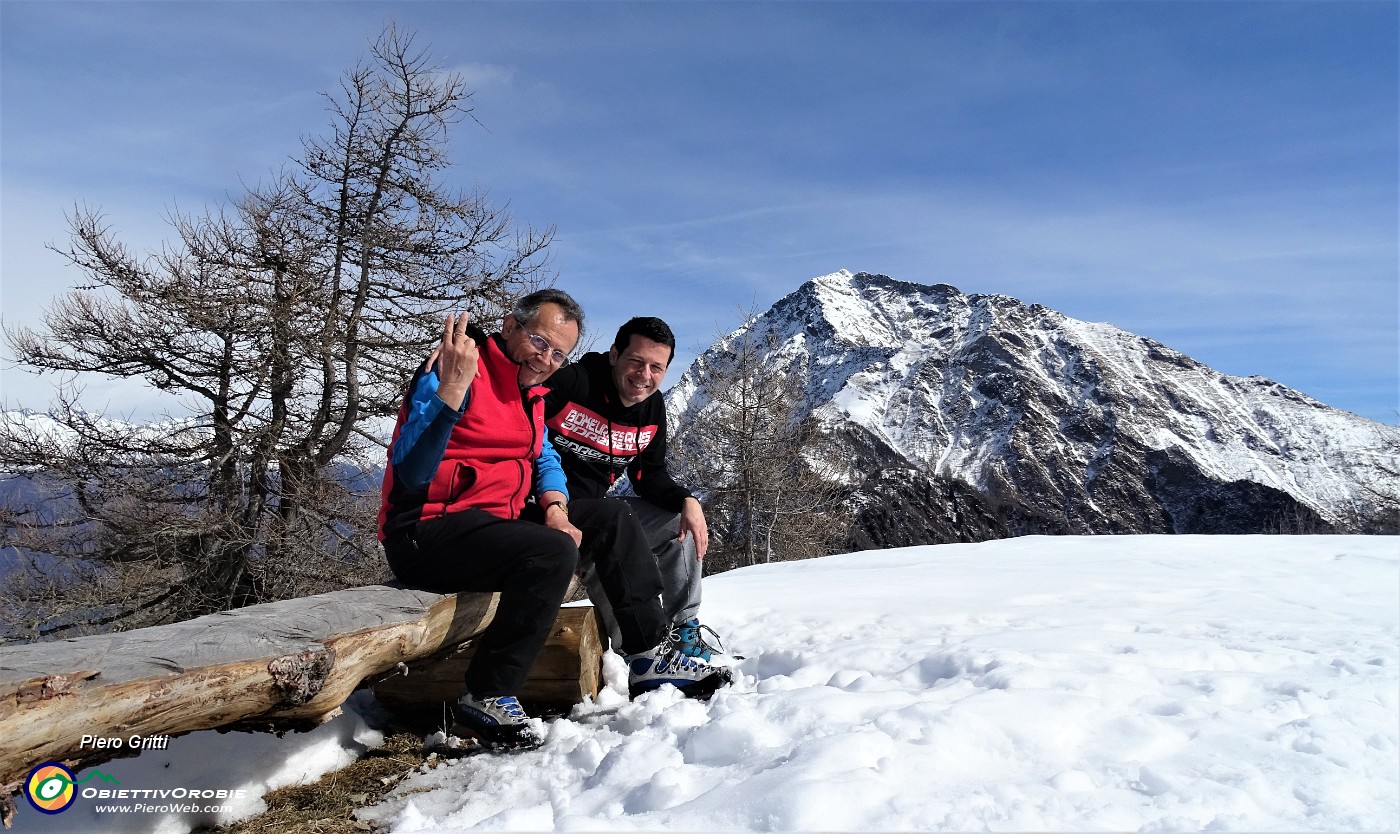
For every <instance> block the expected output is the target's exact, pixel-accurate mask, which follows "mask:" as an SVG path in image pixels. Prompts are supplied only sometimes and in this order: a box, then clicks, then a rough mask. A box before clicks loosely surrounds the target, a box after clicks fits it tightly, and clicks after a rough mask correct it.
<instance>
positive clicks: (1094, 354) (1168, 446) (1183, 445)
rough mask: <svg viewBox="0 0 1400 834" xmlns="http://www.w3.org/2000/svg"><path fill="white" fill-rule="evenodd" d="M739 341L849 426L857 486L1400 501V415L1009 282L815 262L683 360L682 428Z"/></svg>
mask: <svg viewBox="0 0 1400 834" xmlns="http://www.w3.org/2000/svg"><path fill="white" fill-rule="evenodd" d="M740 340H751V343H752V344H761V345H764V346H765V348H764V349H765V351H766V354H765V357H764V362H765V363H766V364H767V365H768V366H770V367H772V368H775V369H778V370H780V371H782V372H783V373H785V374H788V375H791V377H792V378H794V379H797V380H798V381H799V384H800V386H801V388H802V390H803V391H804V392H805V400H806V402H805V404H804V408H805V410H807V411H809V412H811V413H814V414H816V415H817V416H818V417H819V418H820V420H821V422H822V424H823V425H824V426H825V428H826V430H827V432H828V433H829V434H831V435H841V436H843V437H844V438H846V442H847V443H848V444H849V447H850V448H849V454H848V455H847V456H846V458H847V459H848V460H849V463H850V466H849V468H848V471H847V473H846V478H847V480H848V481H849V483H850V484H851V486H852V488H853V489H857V490H859V489H861V488H863V487H862V484H866V485H868V484H869V483H872V482H874V481H880V482H882V483H886V484H887V485H888V484H889V482H890V481H891V477H890V473H891V472H898V473H904V474H902V475H898V476H897V477H895V478H894V479H893V480H894V481H895V482H898V488H899V489H907V488H909V484H910V483H913V482H915V481H917V482H919V483H920V484H921V486H920V487H919V488H920V489H923V490H924V491H927V489H926V487H928V485H929V484H932V483H935V482H937V483H940V484H943V486H940V487H938V490H937V491H938V492H939V493H940V494H946V492H947V490H948V489H964V490H968V491H970V493H975V494H976V496H978V498H977V500H978V501H980V502H981V509H982V510H986V511H988V512H991V513H992V514H993V515H996V514H1000V515H1001V516H1006V517H1009V518H1010V519H1011V520H1010V521H1005V522H1004V523H1003V527H1004V528H1005V530H1004V532H1015V531H1021V532H1025V531H1042V532H1117V531H1122V532H1130V531H1131V532H1172V531H1176V532H1188V531H1193V532H1257V531H1260V530H1263V529H1266V528H1268V527H1269V525H1270V524H1274V525H1278V524H1281V523H1282V522H1280V521H1279V519H1280V518H1283V517H1285V516H1286V517H1288V518H1290V519H1292V522H1291V523H1296V524H1299V525H1303V526H1308V527H1310V528H1312V529H1345V530H1355V529H1370V527H1368V525H1370V524H1371V523H1372V522H1374V521H1375V520H1376V519H1383V518H1386V517H1389V518H1392V519H1393V518H1394V517H1395V508H1396V507H1397V506H1400V496H1397V495H1396V490H1395V487H1394V486H1393V484H1394V483H1395V475H1396V473H1400V430H1397V429H1396V428H1394V427H1391V426H1386V425H1383V424H1380V423H1374V422H1372V421H1369V420H1365V419H1363V418H1361V417H1357V416H1355V415H1352V414H1349V413H1346V412H1342V411H1339V410H1336V409H1332V408H1329V407H1327V406H1326V405H1324V404H1322V403H1320V402H1318V401H1316V400H1314V399H1312V398H1311V397H1308V396H1306V395H1304V394H1302V393H1300V392H1298V391H1295V390H1293V389H1290V388H1288V387H1286V386H1283V385H1280V384H1278V383H1276V382H1273V381H1271V380H1267V379H1263V378H1260V377H1234V376H1229V375H1226V374H1222V373H1220V372H1217V371H1215V370H1212V369H1211V368H1209V367H1207V366H1205V365H1203V364H1202V363H1200V362H1198V361H1196V360H1194V359H1192V358H1191V357H1189V356H1186V355H1185V354H1182V353H1180V352H1179V351H1176V350H1173V349H1171V348H1169V347H1167V346H1165V345H1162V344H1160V343H1158V342H1155V341H1153V340H1151V339H1148V338H1145V337H1142V336H1138V335H1136V334H1133V333H1129V332H1127V331H1125V330H1122V329H1120V328H1117V327H1114V326H1113V325H1110V324H1101V323H1090V322H1084V321H1079V320H1076V319H1073V318H1070V317H1068V316H1065V315H1063V314H1062V313H1059V312H1056V311H1055V310H1052V309H1049V308H1047V307H1044V306H1042V305H1038V304H1031V305H1028V304H1025V303H1023V302H1021V301H1019V300H1017V299H1015V298H1012V297H1009V296H1005V295H965V294H963V293H961V292H960V291H958V290H957V289H956V288H954V287H951V286H948V285H946V284H934V285H925V284H917V283H911V282H907V281H900V280H896V279H893V278H890V277H887V276H883V275H873V274H868V273H860V272H858V273H851V272H849V271H847V270H840V271H838V272H835V273H832V274H830V275H824V276H821V277H818V278H813V279H812V280H810V281H807V282H806V283H804V284H803V285H802V286H801V287H799V288H798V289H797V290H795V291H794V292H792V293H790V294H789V295H787V296H785V297H784V298H782V299H780V300H779V301H778V302H777V303H775V304H774V305H773V306H772V308H770V309H769V310H767V311H766V312H764V313H762V314H761V315H759V316H757V317H755V319H754V320H752V321H751V322H749V323H748V324H746V325H745V327H744V328H741V329H740V330H738V331H735V332H734V333H732V334H730V335H729V336H728V337H726V338H725V339H722V340H721V341H720V342H719V343H718V344H717V345H716V346H715V347H714V348H712V349H711V350H710V351H707V352H706V353H705V354H704V355H702V356H701V357H699V358H698V359H697V360H696V362H695V364H694V365H692V367H691V368H690V369H689V370H687V372H686V374H685V375H684V376H683V377H682V378H681V380H680V381H679V382H678V383H677V385H676V386H675V388H674V389H673V390H672V391H671V393H670V394H669V395H668V397H669V402H670V404H671V408H672V410H673V413H675V414H676V415H677V417H678V418H679V424H680V425H681V427H682V428H683V427H684V425H685V422H686V419H687V415H688V414H689V413H691V412H692V411H694V410H697V409H702V408H705V407H706V406H707V404H708V402H709V397H708V396H707V394H706V387H705V381H706V379H707V376H708V374H709V370H710V369H712V368H714V367H717V366H718V365H720V364H722V363H723V361H724V358H725V356H727V355H730V354H732V352H733V350H734V347H735V346H736V345H737V344H739V342H740ZM754 340H756V341H754ZM924 509H926V510H927V511H929V512H935V511H936V512H939V513H941V512H942V510H939V509H938V508H924ZM874 543H881V544H884V543H901V544H903V543H916V542H914V541H896V542H880V541H876V542H874Z"/></svg>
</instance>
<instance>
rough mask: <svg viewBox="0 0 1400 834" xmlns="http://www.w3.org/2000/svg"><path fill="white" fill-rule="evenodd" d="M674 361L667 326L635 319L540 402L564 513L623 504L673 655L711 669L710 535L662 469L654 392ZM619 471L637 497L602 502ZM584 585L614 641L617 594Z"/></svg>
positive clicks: (595, 583) (693, 504)
mask: <svg viewBox="0 0 1400 834" xmlns="http://www.w3.org/2000/svg"><path fill="white" fill-rule="evenodd" d="M675 355H676V337H675V336H674V335H673V334H672V333H671V328H670V327H668V326H667V324H666V322H664V321H662V320H661V319H658V318H651V317H638V318H634V319H632V320H631V321H629V322H627V323H626V324H624V325H622V327H621V328H620V329H619V330H618V331H617V338H616V339H614V340H613V346H612V348H611V349H610V350H609V351H608V352H607V353H605V354H604V353H589V354H585V355H584V356H583V358H581V359H580V360H579V361H578V362H577V363H575V364H574V365H572V366H570V367H567V368H564V369H563V370H562V371H560V372H558V373H555V375H554V376H553V377H552V378H551V379H550V381H549V388H550V392H549V394H547V395H546V396H545V412H544V413H545V423H546V424H547V425H548V426H549V431H550V439H551V440H552V441H553V443H554V448H555V449H556V450H557V451H558V452H559V458H560V462H561V464H562V465H563V467H564V474H565V475H566V476H567V477H568V484H569V495H570V496H571V498H572V500H571V502H570V506H577V507H578V508H579V509H580V510H581V511H582V510H583V509H584V507H585V506H586V505H585V504H584V503H582V502H592V501H625V502H626V503H627V505H628V506H629V507H630V508H631V510H632V512H633V514H634V515H635V516H636V517H637V520H638V522H639V524H640V526H641V528H642V530H643V531H645V534H646V538H647V541H648V542H649V544H650V545H651V549H652V553H653V555H655V557H656V562H657V567H658V569H659V570H660V573H661V582H662V589H661V597H662V606H663V608H665V611H666V615H667V616H668V617H669V618H670V621H671V623H672V627H673V631H672V637H673V639H674V640H675V642H676V646H677V648H678V649H680V650H681V651H682V652H683V653H684V654H686V655H688V656H690V657H694V658H698V659H701V660H704V661H707V662H708V661H710V660H711V657H712V655H713V654H714V653H717V652H718V651H719V649H717V647H716V646H714V645H711V644H710V643H709V642H707V641H706V640H705V638H704V634H705V633H708V634H709V635H711V636H712V637H713V636H714V632H713V631H712V630H711V629H710V628H709V627H708V626H703V625H701V624H700V619H699V611H700V576H701V560H702V559H703V558H704V556H705V551H706V549H707V548H708V547H709V531H708V529H707V527H706V524H705V513H704V511H703V510H702V509H701V506H700V501H699V500H698V499H696V498H695V497H694V496H693V495H691V494H690V491H689V490H687V489H686V488H685V487H683V486H681V485H680V484H677V483H676V482H675V480H674V479H672V477H671V473H670V471H669V470H668V469H667V468H666V403H665V400H663V399H662V397H661V393H660V390H659V388H660V385H661V380H662V378H663V377H665V375H666V369H667V368H668V367H669V366H670V364H671V360H672V359H673V358H674V357H675ZM623 473H626V475H627V477H628V480H629V481H630V482H631V486H632V491H633V492H634V493H636V496H637V497H634V498H626V499H619V498H608V497H605V496H606V495H607V493H608V491H609V490H610V489H611V488H612V486H613V484H614V483H616V482H617V479H618V477H619V476H621V475H622V474H623ZM585 535H587V530H586V529H585ZM585 582H586V584H587V585H588V591H589V596H590V597H591V598H592V599H593V603H594V605H595V606H597V607H598V609H599V610H600V612H601V613H602V614H603V618H604V621H605V622H607V623H608V626H609V630H610V632H612V637H613V639H614V640H616V639H617V633H616V626H615V625H614V624H613V623H614V619H613V616H612V611H611V606H610V605H609V603H610V601H611V598H612V597H616V596H618V592H616V591H615V590H613V589H610V588H608V587H607V586H608V585H609V584H612V583H610V582H605V581H603V579H600V577H598V575H597V573H596V571H594V570H592V569H590V570H589V571H588V573H587V574H586V576H585ZM716 640H717V638H716Z"/></svg>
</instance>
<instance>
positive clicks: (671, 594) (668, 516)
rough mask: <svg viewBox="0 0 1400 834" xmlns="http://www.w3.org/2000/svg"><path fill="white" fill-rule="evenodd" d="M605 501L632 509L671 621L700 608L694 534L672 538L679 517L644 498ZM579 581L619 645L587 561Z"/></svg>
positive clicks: (683, 618) (595, 573)
mask: <svg viewBox="0 0 1400 834" xmlns="http://www.w3.org/2000/svg"><path fill="white" fill-rule="evenodd" d="M606 500H608V501H626V502H627V503H628V504H629V505H630V506H631V507H632V513H633V514H634V515H636V517H637V520H638V521H640V522H641V523H642V529H643V530H644V531H645V532H646V536H647V543H648V544H650V545H651V552H652V555H653V556H655V557H656V566H657V568H658V569H659V570H660V571H661V607H662V609H663V610H664V611H665V612H666V617H667V618H668V619H669V620H670V622H671V623H673V624H679V623H683V622H685V621H686V620H689V619H691V618H692V617H694V616H696V615H697V614H699V612H700V574H701V565H700V560H699V559H698V558H697V557H696V554H695V536H693V535H689V536H686V537H685V541H676V536H678V535H680V529H681V526H680V525H681V517H680V514H679V513H671V512H667V511H666V510H663V509H661V508H660V507H658V506H656V505H655V504H653V503H651V502H650V501H647V500H646V499H644V498H608V499H606ZM583 584H584V587H586V588H587V589H588V598H589V599H590V600H591V601H592V602H593V607H594V608H595V609H597V611H598V614H599V616H601V617H602V618H603V623H604V624H605V625H606V626H607V629H608V635H607V636H608V640H609V641H610V644H611V645H612V646H613V647H614V648H616V647H618V646H621V645H622V632H621V631H620V630H619V629H618V626H617V619H616V618H615V617H614V616H613V611H612V606H611V605H609V604H608V597H607V594H605V593H604V592H603V583H602V582H601V581H600V580H599V579H598V571H597V569H596V568H595V567H594V565H593V564H592V563H591V562H590V563H588V564H587V565H586V566H585V569H584V573H583Z"/></svg>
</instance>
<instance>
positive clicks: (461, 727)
mask: <svg viewBox="0 0 1400 834" xmlns="http://www.w3.org/2000/svg"><path fill="white" fill-rule="evenodd" d="M452 717H453V719H454V721H453V724H452V734H453V735H455V736H458V737H460V738H474V739H476V740H477V741H479V742H481V744H482V745H483V746H485V747H487V748H489V749H492V750H528V749H531V748H534V747H539V746H540V745H541V744H543V743H544V739H543V738H542V737H541V736H540V734H539V732H538V731H537V730H536V729H535V727H534V726H533V725H531V724H530V716H528V715H526V714H525V708H524V707H522V706H520V702H519V701H517V700H516V699H515V698H514V697H512V696H510V695H503V696H501V697H499V698H476V697H474V696H473V695H472V694H471V693H467V694H466V695H463V696H462V697H461V698H458V699H457V701H456V703H454V704H453V705H452Z"/></svg>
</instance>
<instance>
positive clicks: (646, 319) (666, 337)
mask: <svg viewBox="0 0 1400 834" xmlns="http://www.w3.org/2000/svg"><path fill="white" fill-rule="evenodd" d="M634 335H636V336H641V337H643V338H646V339H651V340H652V341H653V342H658V343H660V344H663V345H665V346H666V347H668V348H670V349H671V355H670V356H668V357H666V364H667V365H670V364H671V360H672V359H675V358H676V336H675V334H674V333H672V332H671V328H670V327H669V326H667V324H666V322H664V321H662V320H661V319H659V318H656V317H655V316H637V317H636V318H634V319H632V320H631V321H629V322H627V323H626V324H624V325H622V326H621V327H619V328H618V329H617V338H616V339H613V349H614V350H616V351H617V352H618V353H619V354H620V353H622V352H623V351H625V350H627V346H628V345H630V344H632V337H633V336H634Z"/></svg>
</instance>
